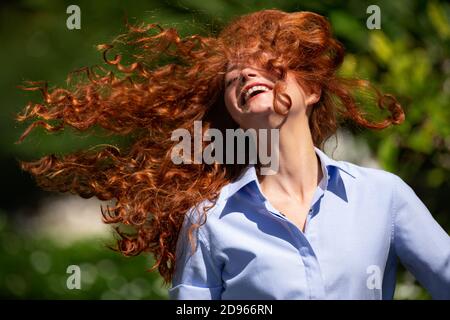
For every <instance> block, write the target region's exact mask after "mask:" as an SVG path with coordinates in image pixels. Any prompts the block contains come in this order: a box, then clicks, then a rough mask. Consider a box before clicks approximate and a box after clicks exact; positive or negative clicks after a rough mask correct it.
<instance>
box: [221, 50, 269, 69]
mask: <svg viewBox="0 0 450 320" xmlns="http://www.w3.org/2000/svg"><path fill="white" fill-rule="evenodd" d="M272 57H273V55H272V54H269V53H267V52H265V51H258V52H253V53H251V54H249V53H247V54H243V53H235V55H233V57H230V58H229V59H228V62H227V68H226V71H227V72H231V71H233V70H236V69H241V68H245V67H253V68H259V69H264V67H265V66H266V64H267V62H268V61H269V60H270V59H271V58H272Z"/></svg>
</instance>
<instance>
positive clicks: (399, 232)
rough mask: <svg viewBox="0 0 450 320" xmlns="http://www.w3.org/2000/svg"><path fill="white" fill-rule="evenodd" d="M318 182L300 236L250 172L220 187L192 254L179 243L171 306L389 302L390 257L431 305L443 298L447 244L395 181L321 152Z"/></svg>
mask: <svg viewBox="0 0 450 320" xmlns="http://www.w3.org/2000/svg"><path fill="white" fill-rule="evenodd" d="M315 151H316V154H317V155H318V157H319V159H320V162H321V167H322V172H323V179H322V181H321V182H320V183H319V185H318V186H317V189H316V191H315V194H314V198H313V200H312V204H311V206H310V208H311V210H310V211H309V214H308V216H307V220H306V226H305V232H304V233H303V232H302V231H301V230H300V229H299V228H298V227H297V226H296V225H294V224H293V223H292V222H290V221H289V220H288V219H287V218H286V217H284V216H283V215H282V214H281V213H280V212H279V211H278V210H276V209H275V208H274V207H273V206H272V205H271V204H270V203H269V202H268V200H267V199H266V197H265V196H264V195H263V193H262V191H261V188H260V185H259V182H258V178H257V175H256V169H255V167H254V166H248V167H247V168H246V169H245V171H244V172H243V174H242V175H241V176H240V177H239V178H238V179H237V180H236V181H235V182H233V183H230V184H228V185H226V186H225V187H223V188H222V190H221V192H220V195H219V197H218V200H217V202H216V204H215V205H214V207H213V208H212V209H211V210H210V211H209V212H208V216H207V221H206V223H205V224H204V225H202V226H201V227H200V228H199V230H198V232H197V233H196V234H197V235H198V236H195V233H194V241H195V242H196V244H197V246H196V251H195V252H194V253H193V254H192V255H191V253H192V252H191V247H190V244H189V241H188V240H186V231H187V227H188V226H189V225H190V224H191V223H192V222H193V221H196V218H197V217H198V212H199V210H200V208H201V206H203V205H205V204H207V202H204V203H202V204H201V206H200V207H199V208H198V209H196V210H194V209H191V210H190V211H189V212H188V214H187V217H188V219H185V220H184V224H183V227H182V229H181V232H180V236H179V238H178V242H177V253H176V255H177V260H176V265H175V274H174V278H173V282H172V287H171V288H170V289H169V296H170V298H171V299H392V298H393V296H394V290H395V283H396V266H397V258H400V260H401V262H402V264H403V265H404V266H405V267H406V268H407V269H408V270H409V271H410V272H411V273H412V274H413V275H414V276H415V277H416V279H417V280H418V281H419V282H420V283H421V284H422V285H423V286H424V287H425V288H426V289H427V290H428V291H429V292H430V294H431V295H432V297H433V298H434V299H450V237H449V236H448V234H447V232H445V231H444V230H443V229H442V228H441V226H440V225H439V224H438V223H437V222H436V221H435V220H434V218H433V217H432V215H431V214H430V212H429V210H428V209H427V208H426V207H425V205H424V204H423V202H422V201H421V200H420V199H419V198H418V197H417V195H416V194H415V193H414V191H413V190H412V189H411V188H410V187H409V186H408V185H407V184H406V183H405V182H404V181H403V180H402V179H401V178H399V177H398V176H396V175H394V174H392V173H389V172H386V171H383V170H379V169H372V168H365V167H361V166H358V165H355V164H352V163H349V162H346V161H335V160H333V159H331V158H330V157H328V156H327V155H326V154H325V153H323V152H322V151H321V150H319V149H318V148H315Z"/></svg>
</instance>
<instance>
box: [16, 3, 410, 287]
mask: <svg viewBox="0 0 450 320" xmlns="http://www.w3.org/2000/svg"><path fill="white" fill-rule="evenodd" d="M118 44H124V45H125V47H126V48H135V49H136V50H137V54H135V55H134V56H133V59H134V61H133V62H132V63H131V64H129V65H127V66H125V65H123V64H122V63H121V60H122V55H120V54H118V55H116V56H115V57H114V58H113V59H109V58H108V55H109V52H110V50H111V49H112V48H113V46H117V45H118ZM99 49H100V50H102V51H103V54H104V59H105V62H106V63H107V64H108V65H111V66H113V67H114V68H115V69H117V71H119V73H120V74H122V75H121V76H117V75H115V74H114V73H113V72H111V71H107V70H105V69H104V68H100V69H101V70H100V71H96V70H94V69H93V68H86V69H85V71H86V74H87V79H86V80H84V81H78V82H76V83H75V84H74V85H73V86H72V88H70V89H62V88H56V89H53V90H49V89H48V88H47V86H46V85H41V84H36V83H32V84H31V85H30V86H28V87H27V88H26V90H40V91H41V92H42V94H43V101H42V102H40V103H29V104H28V105H27V106H26V108H25V110H24V112H23V113H22V114H19V115H18V116H17V120H18V121H20V122H22V121H25V120H27V119H35V121H34V122H33V123H32V124H31V125H30V126H29V127H28V128H27V129H26V130H25V132H24V133H23V134H22V136H21V137H20V139H19V142H20V141H22V140H23V139H24V138H25V137H26V136H27V135H28V134H29V133H30V131H31V130H32V129H33V128H35V127H36V126H43V127H44V128H45V129H46V130H47V131H59V130H62V129H63V128H64V127H65V126H70V127H72V128H75V129H77V130H79V131H85V130H88V129H91V128H93V127H95V126H99V127H101V128H103V129H104V130H105V131H107V132H110V133H112V134H118V135H129V136H131V137H132V143H131V145H130V146H129V147H127V148H124V149H123V150H120V149H119V148H118V147H116V146H112V145H110V146H106V147H103V148H102V149H100V150H93V149H89V150H81V151H77V152H75V153H72V154H68V155H64V156H61V157H59V158H58V157H56V156H55V155H53V154H52V155H48V156H45V157H43V158H41V159H39V160H37V161H34V162H21V167H22V169H23V170H26V171H28V172H29V173H31V174H32V175H33V176H34V177H35V178H36V181H37V183H38V185H39V186H40V187H42V188H44V189H47V190H50V191H59V192H71V193H75V194H78V195H80V196H82V197H84V198H89V197H93V196H96V197H97V198H98V199H100V200H115V206H114V207H112V208H109V207H107V208H106V210H103V208H101V209H102V214H103V220H104V221H105V222H106V223H111V224H118V226H120V225H129V226H131V227H132V229H133V230H134V232H133V233H131V234H126V233H124V232H123V231H121V229H120V228H119V227H116V230H117V232H118V233H119V235H120V237H119V239H118V243H117V250H119V251H121V252H122V253H123V254H124V255H137V254H140V253H142V252H149V253H151V254H153V255H154V257H155V265H154V266H153V268H152V269H154V268H157V269H158V271H159V273H160V274H161V275H162V277H163V278H164V280H165V281H166V283H167V282H170V281H171V279H172V275H173V271H174V265H175V258H176V257H175V248H176V243H177V238H178V234H179V232H180V228H181V225H182V223H183V220H184V217H185V214H186V212H187V211H188V210H189V209H191V208H193V207H195V206H198V205H199V204H200V203H202V202H204V201H205V200H209V201H211V202H212V203H214V201H215V200H216V199H217V196H218V194H219V192H220V190H221V188H222V187H223V186H225V185H226V184H228V183H230V182H231V181H233V179H235V178H236V177H237V176H238V175H239V174H240V172H241V170H242V168H243V166H237V165H234V166H231V165H220V164H214V165H207V164H183V165H175V164H174V163H173V162H172V161H171V151H172V148H173V147H174V146H175V145H176V142H174V141H171V139H170V138H171V133H172V131H173V130H175V129H178V128H185V129H187V130H189V131H190V132H191V134H193V122H194V121H195V120H202V123H203V130H206V129H208V128H211V127H216V128H222V129H224V128H229V127H233V128H235V127H236V123H235V122H234V121H233V120H232V119H231V117H230V116H229V114H228V112H227V111H226V109H225V107H224V102H223V81H224V73H225V72H226V67H227V63H228V62H229V61H230V60H232V59H233V60H236V59H239V60H243V59H245V61H253V62H257V63H258V64H260V65H262V66H264V68H266V69H267V70H270V71H271V72H274V73H276V74H278V76H279V79H280V81H279V82H278V83H277V84H276V85H275V98H274V103H275V111H277V112H281V111H280V110H281V108H280V103H281V104H283V103H284V104H286V101H288V100H289V99H288V97H286V95H285V94H284V93H283V89H282V88H283V87H282V81H283V79H284V78H285V75H286V72H287V71H288V70H289V71H292V72H294V73H295V75H296V77H297V78H298V80H299V81H302V82H303V83H305V84H307V85H312V86H317V87H319V88H321V98H320V100H319V101H318V102H317V103H316V104H315V105H314V106H313V108H312V111H311V114H310V118H309V122H310V129H311V133H312V137H313V141H314V145H316V146H318V147H322V146H323V143H324V141H325V140H326V139H327V138H329V137H330V136H332V135H333V134H334V133H335V132H336V130H337V126H338V122H339V121H340V120H345V119H350V120H353V121H354V122H355V123H356V124H358V125H360V126H363V127H366V128H372V129H383V128H386V127H388V126H389V125H391V124H399V123H401V122H402V121H403V119H404V113H403V111H402V108H401V106H400V105H399V104H398V103H397V101H396V100H395V98H394V97H393V96H390V95H383V94H381V93H380V92H379V91H378V90H376V89H374V88H373V87H372V86H371V85H370V83H369V82H367V81H363V80H358V79H343V78H340V77H338V76H337V73H336V71H337V70H338V68H339V67H340V65H341V64H342V62H343V58H344V48H343V46H342V44H341V43H339V42H338V41H337V40H336V39H335V38H333V36H332V33H331V29H330V25H329V23H328V21H327V20H326V19H325V18H324V17H322V16H320V15H318V14H315V13H311V12H295V13H285V12H282V11H279V10H264V11H259V12H255V13H252V14H249V15H246V16H242V17H240V18H238V19H237V20H235V21H233V22H232V23H230V24H229V25H228V26H227V27H226V28H225V29H224V30H223V31H222V32H221V33H220V34H219V35H218V36H217V37H213V36H211V37H201V36H199V35H194V36H189V37H185V38H181V37H180V36H179V35H178V33H177V31H176V30H175V29H163V28H161V27H159V26H158V25H154V24H151V25H146V26H141V27H131V26H130V27H129V32H128V33H127V34H125V35H122V36H120V37H119V38H117V39H116V40H115V41H114V42H113V44H112V45H100V46H99ZM263 52H265V53H270V55H263V54H262V53H263ZM361 89H362V90H366V91H370V92H374V93H375V95H376V98H377V103H378V106H379V107H380V108H382V109H387V110H388V111H389V112H390V115H389V116H388V117H387V118H386V119H385V120H383V121H381V122H372V121H369V120H367V119H366V117H365V113H364V111H363V109H362V108H361V107H360V106H359V105H358V104H357V102H356V99H355V92H356V91H358V90H361ZM286 98H287V99H286ZM206 213H207V208H206V210H204V212H203V215H202V221H199V223H196V224H194V225H193V226H192V228H191V229H190V231H189V234H190V236H191V235H192V232H193V231H194V229H195V228H198V227H199V226H200V225H201V224H203V223H204V222H205V221H206Z"/></svg>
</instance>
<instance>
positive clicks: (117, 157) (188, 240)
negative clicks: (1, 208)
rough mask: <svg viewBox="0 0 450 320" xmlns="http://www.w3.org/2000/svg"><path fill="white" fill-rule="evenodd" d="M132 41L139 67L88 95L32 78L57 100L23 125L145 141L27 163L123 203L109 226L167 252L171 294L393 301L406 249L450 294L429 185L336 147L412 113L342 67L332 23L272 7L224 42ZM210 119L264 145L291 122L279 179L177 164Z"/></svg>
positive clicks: (245, 20)
mask: <svg viewBox="0 0 450 320" xmlns="http://www.w3.org/2000/svg"><path fill="white" fill-rule="evenodd" d="M154 30H156V33H155V32H153V33H152V31H154ZM120 42H121V43H126V44H127V45H129V46H130V47H131V46H133V47H134V46H137V47H138V49H140V50H141V51H140V54H138V55H135V57H136V61H135V62H134V63H133V64H131V65H130V66H124V65H122V64H121V63H120V61H121V56H120V55H116V56H115V58H114V59H112V60H110V59H108V51H109V50H110V49H111V47H112V46H109V45H104V46H101V49H104V54H105V60H106V61H107V63H108V64H110V65H114V66H116V67H117V69H118V70H119V71H121V72H123V73H125V74H127V73H128V74H129V76H126V77H122V78H117V77H116V76H114V75H113V74H112V73H108V74H106V75H103V76H100V75H98V74H97V73H94V72H93V71H92V70H90V71H89V72H88V76H89V81H87V82H85V83H78V84H77V85H76V87H75V88H74V89H72V90H65V89H55V90H53V91H52V92H48V91H47V89H46V87H39V86H38V87H31V88H29V89H30V90H38V89H39V90H42V92H43V94H44V98H45V103H44V104H30V105H29V106H28V107H27V109H26V112H25V113H24V114H23V115H20V116H19V117H18V119H19V120H22V121H23V120H25V119H28V118H30V117H34V116H39V117H41V118H42V119H44V120H46V121H43V120H39V121H36V122H35V123H34V124H33V125H32V126H31V127H30V128H29V129H27V131H26V132H25V133H24V135H23V136H22V137H21V140H22V139H23V138H25V136H26V135H27V134H28V133H29V131H30V130H31V129H32V128H33V127H34V126H36V125H43V126H45V128H46V129H47V130H51V131H56V130H59V129H61V128H63V127H64V125H70V126H72V127H74V128H76V129H79V130H86V129H88V128H91V127H93V126H96V125H97V126H100V127H102V128H104V129H106V130H109V131H111V132H113V133H117V134H126V135H132V137H133V139H134V140H133V143H132V145H131V147H129V148H128V149H125V150H120V149H118V148H117V147H113V146H108V147H106V148H104V149H102V150H100V151H96V152H93V151H92V150H87V151H80V152H77V153H75V154H71V155H67V156H64V157H62V158H61V159H58V158H57V157H55V156H54V155H50V156H47V157H45V158H43V159H40V160H39V161H36V162H31V163H22V167H23V169H24V170H27V171H29V172H30V173H32V174H33V175H34V176H36V178H37V181H38V183H39V184H40V186H42V187H44V188H46V189H50V190H57V191H71V192H76V193H78V194H80V195H81V196H84V197H91V196H97V197H98V198H99V199H101V200H116V204H115V207H114V208H108V210H107V212H104V213H103V210H102V213H103V215H104V220H105V222H107V223H120V224H125V225H129V226H131V227H133V228H134V230H135V232H134V233H133V234H125V233H124V232H122V231H121V229H120V228H118V229H117V231H118V232H119V234H120V235H121V238H120V239H119V241H118V247H117V248H118V250H120V251H121V252H122V253H123V254H126V255H136V254H140V253H142V252H150V253H152V254H153V255H154V256H155V261H156V263H155V266H154V268H158V270H159V272H160V274H161V275H162V276H163V277H164V279H165V280H166V282H167V283H168V282H172V287H171V288H170V289H169V293H170V297H171V298H174V299H392V297H393V294H394V290H395V281H396V279H395V275H396V263H397V258H400V260H401V261H402V263H403V264H404V265H405V266H406V267H407V268H408V270H410V271H411V272H412V273H413V274H414V275H415V276H416V278H417V279H418V280H419V281H420V282H421V284H423V285H424V286H425V288H427V289H428V290H429V292H430V293H431V294H432V296H433V297H434V298H450V238H449V236H448V235H447V233H446V232H445V231H444V230H443V229H442V228H441V227H440V226H439V225H438V224H437V222H436V221H435V220H434V219H433V217H432V215H431V214H430V212H429V211H428V210H427V208H426V207H425V206H424V204H423V203H422V202H421V200H420V199H419V198H418V197H417V196H416V195H415V193H414V191H413V190H412V189H411V188H410V187H409V186H408V185H407V184H406V183H405V182H403V180H401V179H400V178H399V177H397V176H396V175H394V174H392V173H388V172H386V171H383V170H376V169H370V168H364V167H360V166H357V165H355V164H351V163H349V162H345V161H335V160H333V159H331V158H330V157H328V156H327V155H325V153H324V152H322V151H321V148H322V147H323V143H324V141H325V140H326V139H327V138H328V137H330V136H332V135H333V134H334V133H335V132H336V129H337V126H338V122H339V121H340V120H344V119H350V120H353V121H354V122H355V123H356V124H358V125H360V126H363V127H366V128H372V129H383V128H385V127H388V126H389V125H391V124H400V123H401V122H402V121H403V119H404V113H403V110H402V108H401V106H400V105H399V104H398V103H397V101H396V100H395V98H394V97H392V96H390V95H383V94H381V93H379V92H378V91H377V90H376V89H374V88H372V87H371V86H370V83H368V82H366V81H362V80H352V79H343V78H340V77H338V76H337V74H336V71H337V69H338V68H339V66H340V65H341V64H342V61H343V57H344V49H343V46H342V45H341V44H340V43H339V42H338V41H337V40H336V39H334V38H333V36H332V34H331V31H330V26H329V24H328V22H327V20H326V19H325V18H323V17H322V16H320V15H317V14H314V13H311V12H295V13H285V12H282V11H278V10H264V11H260V12H256V13H253V14H250V15H246V16H243V17H240V18H239V19H237V20H235V21H233V22H232V23H231V24H229V25H228V26H227V27H226V28H225V29H224V30H223V31H222V32H221V33H220V34H219V35H218V36H217V37H209V38H206V37H200V36H192V37H187V38H180V37H179V36H178V34H177V32H176V31H175V30H174V29H167V30H164V29H161V28H159V27H158V26H155V25H150V26H148V27H146V28H136V27H132V28H131V30H130V33H129V34H128V36H126V37H122V38H120ZM161 57H163V58H164V59H165V60H164V61H167V63H166V64H164V65H162V66H160V65H159V64H157V61H161V60H159V58H161ZM356 90H363V91H366V92H373V93H374V94H375V97H376V98H377V102H378V105H379V107H380V108H385V109H387V110H389V112H390V116H389V117H388V118H387V119H386V120H385V121H382V122H377V123H374V122H371V121H369V120H367V119H366V117H365V115H364V111H363V110H362V109H361V108H360V107H359V105H358V104H357V103H356V99H355V97H354V95H355V94H354V92H355V91H356ZM49 120H57V123H56V124H50V123H49ZM194 121H201V126H202V129H204V130H207V129H218V130H219V131H220V132H224V131H226V129H238V128H240V129H243V130H249V129H254V130H257V132H258V135H257V140H258V141H261V140H262V138H263V137H262V136H260V135H259V132H262V131H261V130H273V129H275V130H276V132H277V135H276V137H277V138H278V139H276V140H277V142H278V143H277V144H269V145H270V146H271V148H269V152H270V155H276V157H277V159H278V166H277V170H276V172H275V174H270V175H265V174H262V169H263V166H262V164H261V161H260V159H258V161H257V163H255V164H252V163H251V162H250V161H248V159H246V160H247V162H245V163H243V164H242V163H225V164H224V163H217V162H215V163H212V164H207V163H205V162H201V163H195V162H194V163H192V162H191V163H187V164H186V163H181V164H180V163H179V162H178V161H173V159H174V158H173V154H174V151H175V150H176V147H177V143H178V141H174V140H173V139H172V133H173V132H174V130H177V129H185V130H187V132H189V133H193V131H194V125H193V124H194ZM270 132H273V131H270ZM269 140H270V141H271V142H273V140H275V136H274V135H269ZM194 144H195V143H194ZM205 145H206V142H205V141H203V146H205ZM274 145H275V146H277V148H272V146H274ZM194 149H195V148H194ZM219 151H220V150H218V149H217V151H216V152H219ZM222 151H223V152H230V150H227V149H226V148H225V150H222ZM233 151H234V150H233Z"/></svg>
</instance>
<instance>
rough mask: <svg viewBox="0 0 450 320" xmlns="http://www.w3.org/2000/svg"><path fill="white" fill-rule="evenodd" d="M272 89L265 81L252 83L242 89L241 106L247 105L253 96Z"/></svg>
mask: <svg viewBox="0 0 450 320" xmlns="http://www.w3.org/2000/svg"><path fill="white" fill-rule="evenodd" d="M271 90H272V88H271V87H270V86H268V85H267V84H264V83H255V84H251V85H249V86H247V87H246V88H244V90H242V92H241V95H240V104H241V106H245V105H246V104H247V103H248V102H249V101H250V100H251V99H252V98H254V97H256V96H257V95H259V94H262V93H265V92H268V91H271Z"/></svg>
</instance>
